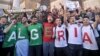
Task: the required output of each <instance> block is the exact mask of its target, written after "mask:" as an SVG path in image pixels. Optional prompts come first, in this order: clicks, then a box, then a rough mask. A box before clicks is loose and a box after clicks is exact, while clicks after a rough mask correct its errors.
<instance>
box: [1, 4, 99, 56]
mask: <svg viewBox="0 0 100 56" xmlns="http://www.w3.org/2000/svg"><path fill="white" fill-rule="evenodd" d="M60 5H61V4H60ZM99 48H100V8H97V7H95V9H94V10H93V9H91V8H88V9H87V10H83V9H81V8H77V9H75V10H69V9H68V8H66V7H64V6H63V5H61V8H60V9H57V8H55V7H54V8H53V9H52V11H50V8H48V9H47V10H46V11H40V10H35V11H34V12H24V13H16V14H14V13H12V14H11V15H8V16H2V17H0V56H7V55H8V56H100V49H99Z"/></svg>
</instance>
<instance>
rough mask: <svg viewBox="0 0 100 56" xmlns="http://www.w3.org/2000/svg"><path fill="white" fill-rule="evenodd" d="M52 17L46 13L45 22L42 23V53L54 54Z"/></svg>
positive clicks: (45, 54) (48, 55)
mask: <svg viewBox="0 0 100 56" xmlns="http://www.w3.org/2000/svg"><path fill="white" fill-rule="evenodd" d="M53 27H54V24H53V18H52V16H51V15H48V17H47V22H44V23H43V55H44V56H54V39H53V37H52V35H53Z"/></svg>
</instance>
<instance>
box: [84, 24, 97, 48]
mask: <svg viewBox="0 0 100 56" xmlns="http://www.w3.org/2000/svg"><path fill="white" fill-rule="evenodd" d="M87 35H88V36H87ZM87 37H88V38H87ZM82 38H83V48H85V49H89V50H98V46H97V42H96V39H95V36H94V33H93V29H92V28H91V26H90V25H88V26H83V27H82ZM84 39H88V40H89V39H90V41H87V40H84Z"/></svg>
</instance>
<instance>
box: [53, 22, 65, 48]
mask: <svg viewBox="0 0 100 56" xmlns="http://www.w3.org/2000/svg"><path fill="white" fill-rule="evenodd" d="M65 29H66V26H65V25H64V24H63V25H61V27H58V26H57V27H56V31H55V27H54V28H53V32H56V35H55V36H56V39H55V47H66V46H67V39H66V30H65ZM54 34H55V33H54Z"/></svg>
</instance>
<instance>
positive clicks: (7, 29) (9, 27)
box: [3, 20, 15, 33]
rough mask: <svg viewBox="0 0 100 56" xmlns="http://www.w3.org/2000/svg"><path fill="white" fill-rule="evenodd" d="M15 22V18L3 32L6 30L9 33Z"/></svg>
mask: <svg viewBox="0 0 100 56" xmlns="http://www.w3.org/2000/svg"><path fill="white" fill-rule="evenodd" d="M14 24H15V20H13V21H12V23H11V24H10V25H8V27H7V28H5V29H4V31H3V32H4V33H7V32H8V31H9V30H10V29H11V27H12V26H13V25H14Z"/></svg>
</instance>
